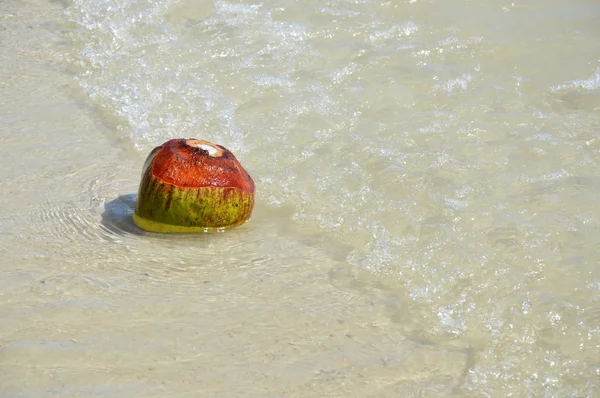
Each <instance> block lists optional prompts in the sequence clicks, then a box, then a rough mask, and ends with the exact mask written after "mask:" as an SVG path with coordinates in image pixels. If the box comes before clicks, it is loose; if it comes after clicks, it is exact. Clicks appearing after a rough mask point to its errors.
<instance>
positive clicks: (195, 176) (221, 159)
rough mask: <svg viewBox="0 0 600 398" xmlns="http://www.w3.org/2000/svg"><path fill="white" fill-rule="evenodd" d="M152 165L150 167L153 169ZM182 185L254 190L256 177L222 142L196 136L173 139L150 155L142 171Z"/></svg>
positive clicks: (185, 186)
mask: <svg viewBox="0 0 600 398" xmlns="http://www.w3.org/2000/svg"><path fill="white" fill-rule="evenodd" d="M150 168H151V169H150ZM147 171H151V173H152V175H153V176H154V177H155V178H157V179H160V180H162V181H163V182H165V183H168V184H172V185H176V186H178V187H182V188H201V187H209V186H212V187H221V188H226V187H234V188H239V189H242V190H244V191H247V192H252V193H253V192H254V181H253V180H252V177H250V175H249V174H248V173H247V172H246V170H244V168H243V167H242V165H241V164H240V162H239V161H238V160H237V159H236V158H235V156H234V155H233V153H231V152H230V151H229V150H228V149H226V148H224V147H222V146H221V145H216V144H212V143H210V142H208V141H203V140H197V139H194V138H192V139H187V140H186V139H173V140H169V141H167V142H165V143H164V144H162V145H161V146H159V147H156V148H154V150H153V151H152V152H151V153H150V155H148V158H147V159H146V163H145V164H144V171H143V175H145V174H146V172H147Z"/></svg>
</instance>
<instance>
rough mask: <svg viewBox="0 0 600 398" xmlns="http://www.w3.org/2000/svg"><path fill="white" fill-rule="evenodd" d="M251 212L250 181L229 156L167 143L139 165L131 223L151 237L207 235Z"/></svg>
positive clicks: (201, 146)
mask: <svg viewBox="0 0 600 398" xmlns="http://www.w3.org/2000/svg"><path fill="white" fill-rule="evenodd" d="M253 208H254V181H253V180H252V177H250V175H249V174H248V173H247V172H246V170H244V168H243V167H242V165H241V164H240V162H239V161H238V160H237V159H236V158H235V156H234V155H233V153H231V152H230V151H229V150H227V149H226V148H224V147H222V146H221V145H216V144H212V143H210V142H207V141H203V140H197V139H173V140H170V141H167V142H165V143H164V144H162V145H161V146H158V147H156V148H154V149H153V150H152V152H150V155H148V158H147V159H146V162H145V163H144V168H143V170H142V180H141V182H140V188H139V192H138V198H137V205H136V209H135V212H134V215H133V220H134V222H135V224H136V225H137V226H138V227H140V228H142V229H144V230H146V231H152V232H209V231H216V230H223V229H227V228H232V227H235V226H237V225H240V224H243V223H244V222H246V221H247V220H248V219H249V218H250V215H251V214H252V209H253Z"/></svg>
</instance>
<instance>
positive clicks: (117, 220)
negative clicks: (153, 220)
mask: <svg viewBox="0 0 600 398" xmlns="http://www.w3.org/2000/svg"><path fill="white" fill-rule="evenodd" d="M136 200H137V195H136V194H133V193H131V194H127V195H121V196H119V197H118V198H116V199H113V200H111V201H110V202H107V203H105V204H104V213H102V221H101V222H102V225H103V226H104V227H105V228H106V229H107V230H109V231H110V232H113V233H115V234H118V235H127V234H134V235H144V234H145V232H144V231H143V230H142V229H140V228H139V227H138V226H137V225H135V223H134V222H133V217H132V215H133V212H134V210H135V203H136Z"/></svg>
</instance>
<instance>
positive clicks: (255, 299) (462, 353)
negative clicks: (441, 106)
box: [0, 0, 473, 398]
mask: <svg viewBox="0 0 600 398" xmlns="http://www.w3.org/2000/svg"><path fill="white" fill-rule="evenodd" d="M61 11H62V6H61V4H59V3H56V2H45V1H37V0H33V1H26V2H0V159H2V165H3V167H2V169H1V171H0V181H2V184H3V188H4V189H2V191H1V192H0V223H1V225H2V227H1V232H0V241H1V244H0V395H1V396H5V397H13V396H23V397H25V396H26V397H34V396H44V397H50V396H57V397H72V396H73V397H74V396H78V397H86V396H90V397H91V396H96V397H98V396H105V397H178V398H179V397H186V396H190V397H198V396H270V395H272V396H281V395H289V396H357V397H358V396H360V397H364V396H390V397H398V396H417V395H418V396H432V397H433V396H436V397H437V396H440V394H441V393H442V392H446V393H450V392H451V391H453V389H454V388H455V387H456V386H458V385H460V383H461V381H462V380H463V378H464V376H465V374H466V371H467V367H468V365H469V363H470V362H471V361H472V360H473V356H472V355H473V354H472V351H471V350H470V349H469V348H468V347H466V346H464V345H460V344H456V345H454V344H453V343H452V342H451V340H449V341H446V342H440V343H436V342H434V341H424V340H420V339H419V338H417V337H415V336H414V335H412V334H411V333H410V332H409V330H408V329H411V330H414V329H415V328H414V326H415V325H412V326H411V327H410V328H408V327H407V326H406V325H407V324H410V320H409V319H408V320H407V319H402V321H401V322H399V321H398V319H399V318H402V314H403V305H404V304H403V303H405V299H404V298H403V297H402V295H401V294H397V293H396V292H397V290H394V289H392V288H389V287H388V286H386V285H385V283H383V282H382V281H381V280H375V279H370V278H371V277H370V276H369V275H368V274H367V273H366V272H362V273H361V272H360V271H358V270H353V269H350V268H347V267H346V266H345V265H344V262H343V260H344V258H345V256H346V255H347V251H348V249H347V248H346V247H344V246H343V245H342V244H333V245H332V244H331V242H328V239H327V238H326V236H324V235H322V234H321V233H320V232H318V231H315V230H302V228H290V227H289V226H288V225H287V220H288V216H289V214H287V213H285V209H270V208H266V207H265V205H264V204H263V205H261V204H258V205H257V209H256V212H255V216H254V218H253V219H252V221H251V222H250V223H249V224H246V225H245V226H243V227H241V228H239V229H237V230H234V231H231V232H228V233H226V234H219V235H205V236H185V237H170V236H167V237H165V236H156V235H149V234H144V233H141V232H140V231H139V230H137V229H136V228H135V227H134V226H133V225H132V223H131V220H130V214H131V207H132V206H133V204H134V201H135V196H134V193H135V191H136V189H137V183H138V178H139V172H140V169H141V165H142V162H143V159H144V157H145V153H140V152H138V151H136V150H135V149H134V147H133V144H132V143H131V142H129V141H128V140H126V139H123V138H121V137H120V136H119V134H117V133H116V131H115V130H114V129H115V126H114V125H113V124H111V120H110V118H108V117H106V115H104V114H103V113H102V110H101V109H97V108H96V107H95V106H94V105H93V104H91V102H89V101H88V99H87V97H86V96H85V93H83V92H82V91H81V89H80V88H79V87H78V86H77V85H76V84H75V83H74V81H73V77H72V74H73V70H72V69H71V68H73V66H72V64H68V63H66V62H64V60H63V59H61V54H62V53H63V52H62V51H61V49H63V48H64V47H65V46H69V42H68V41H67V40H66V37H67V36H66V33H68V30H65V29H66V28H65V26H62V25H61V24H59V23H57V21H59V20H60V18H61V15H60V13H61ZM278 212H279V213H278ZM297 264H310V265H311V266H306V267H298V266H297Z"/></svg>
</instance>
